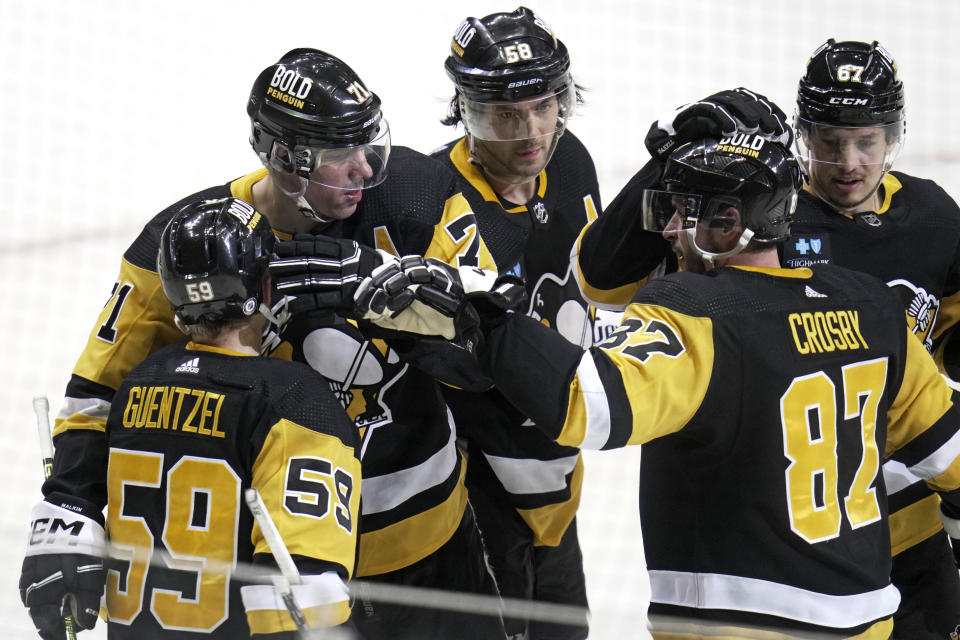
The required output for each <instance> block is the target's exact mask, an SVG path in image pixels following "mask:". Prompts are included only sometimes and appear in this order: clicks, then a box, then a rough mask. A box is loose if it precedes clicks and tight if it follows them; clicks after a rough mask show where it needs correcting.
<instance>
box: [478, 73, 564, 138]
mask: <svg viewBox="0 0 960 640" xmlns="http://www.w3.org/2000/svg"><path fill="white" fill-rule="evenodd" d="M575 104H576V89H575V88H574V86H573V84H572V83H571V84H567V85H566V86H564V87H563V88H562V89H560V90H559V91H557V92H556V93H550V94H545V95H540V96H537V97H535V98H530V99H529V100H516V101H512V102H479V101H477V100H469V99H467V98H465V97H464V96H462V95H461V96H460V115H461V117H462V118H463V124H464V126H465V127H466V129H467V131H468V132H469V133H470V135H472V136H474V137H475V138H479V139H480V140H493V141H501V140H526V139H528V138H537V137H541V136H548V135H552V134H554V133H556V132H557V131H562V130H563V128H564V127H565V126H566V121H567V118H569V117H571V116H572V115H573V111H574V105H575Z"/></svg>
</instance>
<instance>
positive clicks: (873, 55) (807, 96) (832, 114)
mask: <svg viewBox="0 0 960 640" xmlns="http://www.w3.org/2000/svg"><path fill="white" fill-rule="evenodd" d="M903 106H904V100H903V83H902V82H901V81H900V79H899V77H898V76H897V64H896V62H894V60H893V58H892V57H891V55H890V54H889V53H888V52H887V51H886V49H884V48H883V47H881V46H880V44H879V43H878V42H877V41H876V40H874V41H873V42H872V43H871V44H867V43H866V42H853V41H849V42H836V41H835V40H834V39H833V38H831V39H829V40H827V41H826V42H825V43H823V44H822V45H820V47H819V48H817V50H816V51H814V52H813V54H812V55H811V56H810V60H809V61H808V62H807V70H806V73H805V74H804V76H803V77H802V78H800V86H799V89H798V91H797V116H798V118H799V119H800V120H805V121H807V122H812V123H817V124H828V125H834V126H846V127H863V126H875V125H889V124H894V123H899V122H901V121H902V120H903V117H904V114H903Z"/></svg>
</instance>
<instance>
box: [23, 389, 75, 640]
mask: <svg viewBox="0 0 960 640" xmlns="http://www.w3.org/2000/svg"><path fill="white" fill-rule="evenodd" d="M33 414H34V416H36V418H37V437H38V439H39V441H40V456H41V459H42V460H43V478H44V479H47V478H49V477H50V474H52V473H53V433H52V432H51V430H50V401H49V400H47V396H35V397H34V398H33ZM72 602H73V595H72V594H70V593H68V594H66V595H65V596H63V601H62V602H61V603H60V615H61V616H62V617H63V628H64V631H66V634H67V640H77V633H76V631H75V630H74V628H73V606H72Z"/></svg>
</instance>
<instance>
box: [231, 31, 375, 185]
mask: <svg viewBox="0 0 960 640" xmlns="http://www.w3.org/2000/svg"><path fill="white" fill-rule="evenodd" d="M247 115H248V116H250V124H251V133H250V144H251V145H252V146H253V149H254V151H256V152H257V155H258V156H259V157H260V159H261V161H262V162H263V163H264V165H266V166H267V167H268V168H271V169H275V170H279V171H283V172H285V173H296V174H297V176H299V177H300V178H303V179H304V180H307V179H309V178H310V176H311V173H312V172H313V171H314V170H315V169H316V168H317V167H318V166H319V165H320V164H321V163H323V162H325V161H326V160H325V158H333V159H334V160H335V161H339V160H341V158H342V157H344V152H345V151H347V152H349V151H356V150H357V149H363V150H364V154H365V156H366V160H367V162H368V163H369V164H370V167H371V168H372V174H373V176H372V177H371V178H368V179H366V180H365V181H364V183H363V184H362V185H359V186H358V185H355V184H351V185H346V186H344V185H339V184H329V185H327V186H332V187H336V188H350V189H355V188H367V187H370V186H375V185H376V184H380V182H382V181H383V179H384V178H385V177H386V164H387V158H388V156H389V151H390V133H389V127H388V126H387V123H386V120H384V118H383V114H382V113H381V110H380V98H379V97H377V94H375V93H373V92H371V91H369V90H368V89H367V88H366V86H365V85H364V83H363V82H362V81H361V80H360V77H359V76H357V74H356V73H355V72H354V71H353V69H351V68H350V67H349V66H347V64H346V63H344V62H343V61H342V60H340V59H339V58H337V57H335V56H332V55H330V54H328V53H324V52H323V51H319V50H317V49H307V48H300V49H293V50H291V51H289V52H287V53H286V54H284V56H283V57H282V58H280V60H279V61H278V62H277V63H276V64H272V65H270V66H269V67H267V68H266V69H264V70H263V71H262V72H261V73H260V75H259V76H257V79H256V81H255V82H254V83H253V89H252V90H251V91H250V98H249V100H248V101H247ZM304 188H305V187H304ZM299 195H302V193H300V194H299Z"/></svg>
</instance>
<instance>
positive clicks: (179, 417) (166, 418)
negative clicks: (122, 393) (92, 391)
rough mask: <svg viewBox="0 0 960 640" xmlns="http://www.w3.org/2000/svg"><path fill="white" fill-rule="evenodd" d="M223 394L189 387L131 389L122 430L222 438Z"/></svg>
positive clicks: (224, 435)
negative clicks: (179, 432)
mask: <svg viewBox="0 0 960 640" xmlns="http://www.w3.org/2000/svg"><path fill="white" fill-rule="evenodd" d="M225 398H226V396H225V395H223V394H222V393H213V392H210V391H204V390H203V389H191V388H189V387H131V388H130V393H129V394H128V395H127V406H126V407H125V408H124V410H123V427H124V429H167V430H170V431H181V432H183V433H197V434H200V435H203V436H209V437H211V438H225V437H226V434H225V433H224V432H223V430H222V429H221V428H220V408H221V407H222V406H223V401H224V399H225Z"/></svg>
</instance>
